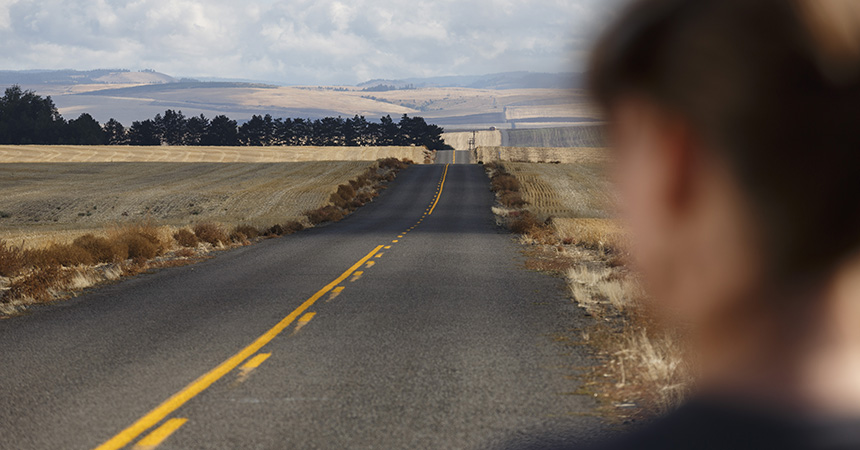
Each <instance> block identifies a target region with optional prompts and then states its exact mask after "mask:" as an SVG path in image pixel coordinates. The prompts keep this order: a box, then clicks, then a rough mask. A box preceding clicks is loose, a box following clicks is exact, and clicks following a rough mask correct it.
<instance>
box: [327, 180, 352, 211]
mask: <svg viewBox="0 0 860 450" xmlns="http://www.w3.org/2000/svg"><path fill="white" fill-rule="evenodd" d="M354 198H355V189H354V188H353V187H352V185H351V184H341V185H340V186H338V187H337V192H335V193H333V194H331V198H329V202H331V204H333V205H334V206H337V207H338V208H343V209H349V208H350V206H351V203H352V199H354Z"/></svg>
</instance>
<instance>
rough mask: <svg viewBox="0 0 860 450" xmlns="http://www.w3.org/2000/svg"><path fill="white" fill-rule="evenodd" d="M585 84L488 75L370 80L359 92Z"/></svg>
mask: <svg viewBox="0 0 860 450" xmlns="http://www.w3.org/2000/svg"><path fill="white" fill-rule="evenodd" d="M581 84H582V74H581V73H572V72H571V73H534V72H505V73H495V74H489V75H469V76H447V77H432V78H406V79H403V80H381V79H379V80H370V81H366V82H364V83H361V84H359V85H358V87H360V88H373V87H376V86H390V87H395V88H398V89H402V88H407V87H415V88H426V87H461V88H471V89H571V88H577V87H580V85H581Z"/></svg>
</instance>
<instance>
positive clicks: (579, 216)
mask: <svg viewBox="0 0 860 450" xmlns="http://www.w3.org/2000/svg"><path fill="white" fill-rule="evenodd" d="M594 150H596V149H560V150H558V152H557V154H556V155H554V156H553V159H555V160H561V159H567V160H577V161H579V162H578V163H577V164H539V163H523V162H501V163H497V162H493V163H489V164H487V165H486V168H487V170H488V173H489V175H490V176H491V178H492V187H493V190H494V191H496V193H497V198H498V200H499V204H498V205H497V207H495V208H494V212H495V213H496V215H497V218H498V220H499V222H500V224H503V225H506V226H508V227H509V228H510V229H511V230H512V231H513V232H515V233H517V234H519V235H520V236H521V238H520V239H521V241H522V242H523V243H524V244H525V245H527V246H528V247H527V254H528V256H529V258H528V262H527V265H528V267H529V268H530V269H533V270H540V271H547V272H552V273H555V274H558V275H560V276H563V277H565V279H566V281H567V284H568V287H569V293H570V295H571V297H572V299H573V300H574V301H575V302H576V303H577V304H578V305H579V306H580V307H582V308H583V309H584V310H585V313H586V314H588V315H590V316H593V317H594V318H595V324H594V325H593V326H592V327H590V328H588V329H582V330H571V331H570V333H568V334H567V335H564V336H558V337H557V338H558V339H559V340H562V341H565V342H567V343H568V344H570V345H581V344H582V343H586V344H589V345H592V346H593V347H594V348H596V349H597V352H598V356H599V359H600V360H601V361H602V363H603V364H601V366H599V367H597V368H593V369H592V370H589V371H588V372H589V375H588V377H587V378H588V379H587V382H586V385H585V386H586V387H585V389H584V392H587V393H589V394H593V395H595V396H599V397H602V398H603V399H605V400H606V405H607V406H608V407H610V408H611V409H612V414H613V415H617V416H620V417H622V418H626V417H631V416H637V415H642V414H645V415H650V414H654V413H659V412H663V411H666V410H669V409H671V408H673V407H674V406H676V405H677V404H678V403H679V402H680V401H681V400H682V399H683V398H684V397H685V395H686V393H687V391H688V389H689V385H688V383H689V376H688V374H689V372H688V368H687V367H686V366H685V364H684V363H683V362H682V361H683V359H682V357H681V355H682V353H681V352H682V349H681V347H680V345H679V342H680V341H679V339H678V337H677V336H675V335H673V334H672V333H670V332H668V331H666V330H663V329H661V327H659V326H658V324H656V323H655V322H653V321H652V320H650V319H649V315H648V314H647V311H646V307H647V306H646V304H645V303H644V302H643V301H642V300H643V299H644V295H645V294H644V293H643V291H642V289H641V288H640V284H639V282H638V281H637V277H636V274H634V273H633V272H631V271H630V270H629V269H628V268H627V267H626V266H625V257H626V255H625V253H624V250H623V249H624V247H625V234H624V232H623V230H622V229H621V227H620V226H619V225H618V224H617V222H616V221H615V220H613V219H612V218H611V216H612V209H613V198H612V195H611V189H610V187H609V185H608V181H607V179H606V177H605V175H604V170H605V166H606V164H607V162H608V161H607V158H606V156H605V155H606V153H605V152H603V155H604V156H602V157H597V156H598V155H599V154H598V153H595V151H594ZM542 152H543V150H542Z"/></svg>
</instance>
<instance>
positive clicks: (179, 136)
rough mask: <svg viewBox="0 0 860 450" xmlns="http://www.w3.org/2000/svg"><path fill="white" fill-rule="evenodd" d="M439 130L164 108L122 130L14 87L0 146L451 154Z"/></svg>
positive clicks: (415, 122)
mask: <svg viewBox="0 0 860 450" xmlns="http://www.w3.org/2000/svg"><path fill="white" fill-rule="evenodd" d="M443 131H444V130H443V129H442V128H441V127H439V126H437V125H433V124H428V123H427V122H426V121H425V120H424V119H423V118H421V117H409V116H408V115H406V114H404V115H403V116H402V117H401V118H400V120H399V121H396V122H395V121H394V119H392V118H391V116H390V115H389V116H385V117H382V118H381V119H380V121H379V122H373V121H369V120H367V119H365V117H364V116H359V115H356V116H355V117H353V118H347V119H343V118H341V117H326V118H323V119H316V120H311V119H289V118H288V119H281V118H273V117H272V116H271V115H269V114H266V115H265V116H261V115H254V116H253V117H252V118H251V120H249V121H247V122H245V123H243V124H241V125H239V123H238V122H237V121H235V120H232V119H230V118H229V117H227V116H225V115H219V116H216V117H214V118H212V119H211V120H210V119H208V118H207V117H205V116H203V115H202V114H201V115H199V116H192V117H186V116H185V115H184V114H182V111H176V110H172V109H168V110H167V111H165V112H164V114H157V115H156V116H155V117H154V118H152V119H146V120H142V121H135V122H133V123H132V124H131V126H130V127H128V128H126V127H125V126H123V124H121V123H120V122H119V121H117V120H115V119H110V120H109V121H108V122H106V123H105V124H104V125H102V124H100V123H99V122H98V121H97V120H95V119H94V118H93V117H92V116H91V115H89V114H87V113H83V114H81V115H80V116H79V117H78V118H77V119H72V120H68V121H66V120H65V119H63V117H62V115H60V113H59V112H58V110H57V107H56V106H55V105H54V102H53V100H51V97H50V96H48V97H45V98H43V97H41V96H39V95H36V93H35V92H33V91H29V90H27V91H25V90H22V89H21V88H20V87H19V86H12V87H11V88H8V89H6V92H5V95H4V96H3V97H2V98H0V144H43V145H52V144H64V145H189V146H198V145H206V146H239V145H243V146H274V145H286V146H388V145H398V146H410V145H416V146H426V147H427V148H428V149H431V150H444V149H450V147H449V146H447V145H446V144H445V142H444V141H443V140H442V132H443Z"/></svg>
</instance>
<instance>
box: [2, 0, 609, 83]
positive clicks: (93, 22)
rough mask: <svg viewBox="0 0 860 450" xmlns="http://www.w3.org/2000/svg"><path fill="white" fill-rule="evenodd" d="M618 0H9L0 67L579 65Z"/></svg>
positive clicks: (387, 73) (435, 70) (269, 74)
mask: <svg viewBox="0 0 860 450" xmlns="http://www.w3.org/2000/svg"><path fill="white" fill-rule="evenodd" d="M617 4H618V0H519V1H517V0H433V1H429V0H417V1H416V0H282V1H275V0H244V1H236V0H133V1H123V0H0V69H3V70H23V69H81V70H83V69H96V68H128V69H133V70H139V69H146V68H151V69H155V70H157V71H159V72H164V73H167V74H170V75H173V76H194V77H221V78H241V79H253V80H263V81H275V82H280V83H286V84H355V83H359V82H362V81H367V80H369V79H374V78H407V77H425V76H438V75H479V74H485V73H495V72H504V71H514V70H529V71H533V72H568V71H575V70H577V69H579V68H580V67H581V64H582V59H583V55H584V52H585V51H586V49H587V47H588V45H589V41H590V38H591V37H592V36H593V34H594V30H595V28H596V27H597V26H599V25H600V24H604V23H605V22H606V21H607V20H608V18H609V17H611V15H612V13H613V11H614V10H615V9H616V8H617Z"/></svg>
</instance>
